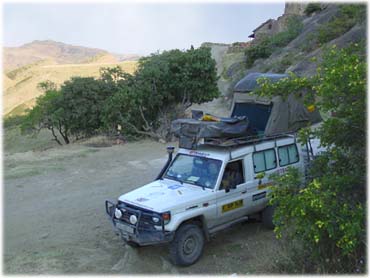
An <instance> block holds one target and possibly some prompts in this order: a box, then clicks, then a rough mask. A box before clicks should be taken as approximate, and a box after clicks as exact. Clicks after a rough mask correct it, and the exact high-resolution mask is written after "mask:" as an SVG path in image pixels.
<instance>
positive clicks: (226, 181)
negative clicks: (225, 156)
mask: <svg viewBox="0 0 370 278" xmlns="http://www.w3.org/2000/svg"><path fill="white" fill-rule="evenodd" d="M244 182H245V179H244V172H243V161H242V160H237V161H233V162H230V163H228V164H227V165H226V168H225V172H224V175H223V176H222V180H221V185H220V190H223V189H225V188H233V187H236V186H237V185H238V184H241V183H244Z"/></svg>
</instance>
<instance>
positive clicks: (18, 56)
mask: <svg viewBox="0 0 370 278" xmlns="http://www.w3.org/2000/svg"><path fill="white" fill-rule="evenodd" d="M138 58H139V56H138V55H134V54H112V53H109V52H108V51H105V50H101V49H95V48H87V47H82V46H73V45H68V44H64V43H60V42H54V41H33V42H32V43H28V44H25V45H23V46H21V47H8V48H4V73H3V115H8V116H9V115H16V114H22V113H23V112H24V111H25V109H27V108H30V107H32V106H33V104H34V103H35V100H36V98H37V97H38V96H39V95H40V94H42V92H41V91H40V90H38V89H37V85H38V84H39V83H40V82H43V81H46V80H50V81H52V82H54V83H56V84H57V85H61V84H62V83H63V82H64V81H66V80H68V79H70V78H71V77H73V76H81V77H89V76H91V77H97V76H99V70H100V68H101V67H114V66H117V65H119V66H121V67H122V68H123V70H125V71H127V72H129V73H132V72H133V71H134V70H135V68H136V60H137V59H138Z"/></svg>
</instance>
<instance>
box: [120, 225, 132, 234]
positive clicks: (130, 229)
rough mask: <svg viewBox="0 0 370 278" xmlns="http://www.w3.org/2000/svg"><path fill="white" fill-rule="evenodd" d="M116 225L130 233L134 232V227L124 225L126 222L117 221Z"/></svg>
mask: <svg viewBox="0 0 370 278" xmlns="http://www.w3.org/2000/svg"><path fill="white" fill-rule="evenodd" d="M116 227H117V228H118V229H120V230H122V231H124V232H126V233H130V234H133V233H134V228H132V227H130V226H128V225H124V224H121V223H119V222H117V223H116Z"/></svg>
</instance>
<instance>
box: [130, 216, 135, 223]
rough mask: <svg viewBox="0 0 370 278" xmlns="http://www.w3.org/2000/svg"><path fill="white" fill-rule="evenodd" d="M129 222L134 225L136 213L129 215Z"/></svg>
mask: <svg viewBox="0 0 370 278" xmlns="http://www.w3.org/2000/svg"><path fill="white" fill-rule="evenodd" d="M130 223H131V224H132V225H135V224H136V223H137V217H136V215H131V216H130Z"/></svg>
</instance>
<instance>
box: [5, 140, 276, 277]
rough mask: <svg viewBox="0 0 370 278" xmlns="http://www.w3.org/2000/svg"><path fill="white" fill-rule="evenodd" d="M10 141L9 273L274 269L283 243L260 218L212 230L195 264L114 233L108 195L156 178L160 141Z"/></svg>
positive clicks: (161, 160) (7, 182)
mask: <svg viewBox="0 0 370 278" xmlns="http://www.w3.org/2000/svg"><path fill="white" fill-rule="evenodd" d="M6 147H7V145H5V150H4V151H5V154H4V190H3V196H4V217H3V219H4V222H3V223H4V226H3V227H4V254H3V256H4V258H3V260H4V264H3V266H4V272H5V273H6V274H105V273H107V274H109V273H110V274H113V273H115V274H156V273H158V274H159V273H162V274H233V273H238V274H249V273H255V274H258V273H271V272H273V269H274V265H275V263H276V262H277V260H278V257H279V244H278V242H277V241H276V240H275V237H274V234H273V232H272V231H271V230H267V229H265V228H263V227H262V225H261V224H260V223H259V222H256V221H254V222H252V221H250V222H246V223H242V224H239V225H236V226H234V227H233V228H231V229H228V230H225V231H223V232H220V233H218V234H216V235H214V236H213V237H212V239H211V241H210V242H208V243H207V244H206V246H205V250H204V254H203V256H202V258H201V259H200V260H199V261H198V262H197V263H196V264H195V265H192V266H190V267H175V266H173V265H171V264H170V262H169V259H168V256H169V255H168V252H167V251H168V247H167V246H165V245H164V246H155V247H154V246H150V247H142V248H139V249H132V248H131V247H130V246H127V245H125V244H124V243H123V242H122V241H121V240H120V239H119V237H118V236H116V235H115V234H114V232H113V230H112V227H111V223H110V222H109V220H108V218H107V216H106V215H105V211H104V201H105V200H106V199H113V200H115V199H117V197H118V196H119V195H120V194H123V193H125V192H128V191H130V190H132V189H134V188H136V187H139V186H141V185H144V184H145V183H147V182H149V181H151V180H153V179H154V178H155V176H156V174H157V173H158V172H159V171H160V169H161V167H162V166H163V164H164V163H165V161H166V152H165V145H163V144H160V143H156V142H153V141H141V142H137V143H128V144H125V145H114V146H111V147H100V148H98V147H91V146H86V145H84V144H73V145H70V146H63V147H53V148H50V149H47V150H43V151H40V150H39V151H37V150H36V151H24V150H23V152H7V149H6Z"/></svg>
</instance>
